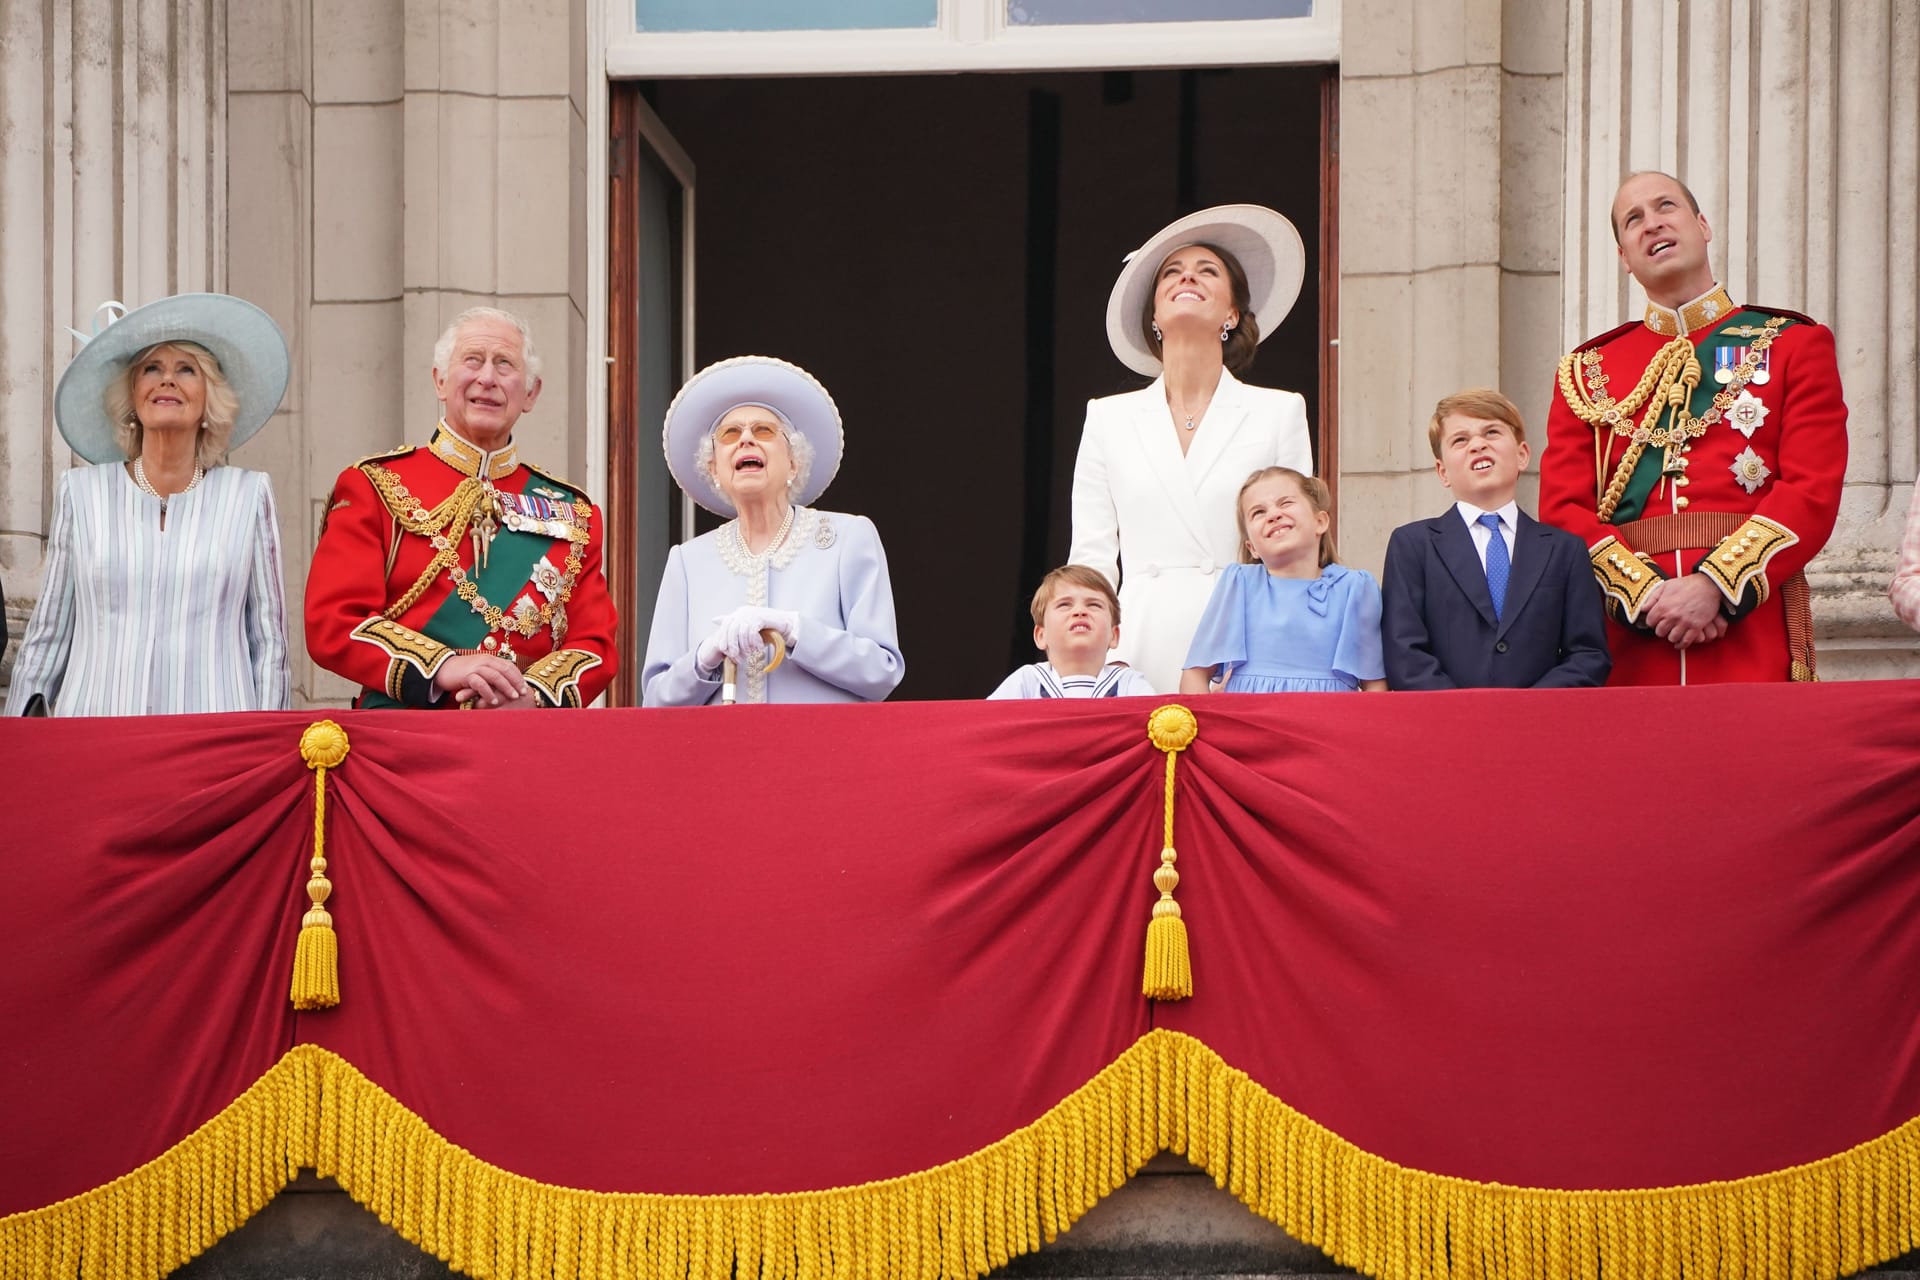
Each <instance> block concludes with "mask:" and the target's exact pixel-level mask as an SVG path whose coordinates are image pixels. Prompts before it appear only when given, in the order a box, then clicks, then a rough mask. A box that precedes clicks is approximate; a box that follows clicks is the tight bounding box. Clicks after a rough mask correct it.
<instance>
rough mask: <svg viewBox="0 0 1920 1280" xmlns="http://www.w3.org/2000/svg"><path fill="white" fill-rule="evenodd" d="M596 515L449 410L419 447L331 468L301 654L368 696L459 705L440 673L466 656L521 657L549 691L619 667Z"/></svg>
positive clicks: (552, 698) (384, 701)
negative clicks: (469, 435)
mask: <svg viewBox="0 0 1920 1280" xmlns="http://www.w3.org/2000/svg"><path fill="white" fill-rule="evenodd" d="M603 546H604V540H603V528H602V525H601V519H600V512H599V511H598V509H596V508H595V507H594V506H593V505H592V504H591V503H589V502H588V501H587V498H586V496H585V495H584V494H583V493H582V492H581V491H580V490H579V489H577V488H575V487H574V486H572V485H569V484H567V483H565V482H564V481H561V480H557V479H555V478H554V477H552V476H549V475H547V474H545V473H544V472H541V471H537V470H535V469H534V468H532V467H529V466H527V465H525V464H524V463H521V462H520V461H519V460H518V458H517V457H516V455H515V452H514V449H513V447H512V446H511V445H509V446H508V447H507V448H505V449H503V450H499V451H497V452H494V453H485V452H483V451H482V450H480V449H479V448H477V447H476V446H474V445H472V444H470V443H468V442H467V441H466V440H463V439H462V438H460V437H459V436H457V435H455V434H454V433H453V432H452V431H451V430H449V429H448V428H447V427H446V425H445V424H444V423H443V424H442V425H441V426H440V428H439V429H438V430H437V431H435V432H434V436H433V439H432V441H431V442H430V443H429V444H427V445H426V446H424V447H422V448H417V449H401V450H398V451H396V452H394V453H389V454H380V455H376V456H374V457H371V458H364V459H362V460H361V461H360V462H358V463H355V464H354V465H353V466H351V467H349V468H347V469H346V470H345V471H343V472H341V473H340V478H339V479H338V480H336V481H335V482H334V487H333V495H332V497H331V498H330V499H329V500H328V503H327V515H326V520H325V522H324V523H323V524H322V526H321V530H320V543H319V546H318V547H317V548H315V550H314V555H313V568H312V570H311V572H310V573H309V575H308V578H307V604H306V616H307V651H308V652H309V653H311V654H312V655H313V657H314V660H315V661H317V662H318V663H319V664H320V665H321V666H323V667H325V668H326V669H327V670H329V671H333V672H336V673H338V674H340V675H342V676H345V677H346V678H347V679H349V680H351V681H353V682H354V683H355V684H358V685H360V686H362V692H361V695H360V697H359V698H358V699H357V701H356V703H355V705H356V706H361V707H440V708H447V707H452V706H454V705H455V703H454V700H453V699H452V698H448V697H444V696H436V693H435V690H434V688H433V676H434V673H435V672H437V671H438V670H439V669H440V666H441V664H443V663H444V662H446V660H447V659H448V658H451V657H453V656H454V655H455V654H460V653H475V652H484V653H495V654H498V655H500V656H501V657H504V658H506V659H508V660H509V661H511V662H512V663H514V665H515V666H517V667H519V668H520V669H521V671H522V672H523V673H525V675H526V679H527V683H528V684H529V685H531V686H532V687H533V688H534V689H536V690H537V691H538V692H539V694H540V696H541V700H542V702H543V704H546V705H552V706H570V707H577V706H584V705H585V704H586V703H589V702H591V701H593V700H594V699H595V698H596V697H598V696H599V695H600V693H601V691H602V690H604V689H605V688H606V687H607V684H608V682H609V681H611V680H612V679H613V675H614V667H615V656H614V610H613V601H612V599H611V597H610V596H609V594H608V592H607V584H606V578H605V575H604V573H603V571H602V568H601V553H602V549H603Z"/></svg>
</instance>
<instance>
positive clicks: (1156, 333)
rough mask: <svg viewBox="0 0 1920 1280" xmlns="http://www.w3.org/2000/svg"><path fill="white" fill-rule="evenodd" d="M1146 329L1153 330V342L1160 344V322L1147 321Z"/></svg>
mask: <svg viewBox="0 0 1920 1280" xmlns="http://www.w3.org/2000/svg"><path fill="white" fill-rule="evenodd" d="M1147 327H1148V328H1150V329H1152V330H1153V340H1154V341H1155V342H1160V341H1162V340H1163V338H1162V335H1161V333H1160V322H1159V321H1158V320H1151V321H1148V325H1147Z"/></svg>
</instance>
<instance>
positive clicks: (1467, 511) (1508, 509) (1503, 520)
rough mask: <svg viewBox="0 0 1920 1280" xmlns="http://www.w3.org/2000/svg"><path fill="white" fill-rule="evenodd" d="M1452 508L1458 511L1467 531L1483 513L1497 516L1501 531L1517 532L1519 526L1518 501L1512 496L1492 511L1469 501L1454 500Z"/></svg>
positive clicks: (1478, 520)
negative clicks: (1465, 523)
mask: <svg viewBox="0 0 1920 1280" xmlns="http://www.w3.org/2000/svg"><path fill="white" fill-rule="evenodd" d="M1453 509H1454V510H1455V511H1458V512H1459V513H1460V518H1461V519H1462V520H1465V521H1466V522H1467V532H1469V533H1471V532H1473V529H1474V526H1475V525H1478V524H1479V523H1480V517H1481V516H1484V515H1495V516H1499V517H1500V528H1501V530H1502V531H1507V530H1512V531H1516V532H1517V531H1518V530H1519V528H1520V503H1519V502H1518V501H1517V500H1515V499H1512V498H1509V499H1508V500H1507V501H1506V502H1505V503H1504V504H1503V505H1501V506H1498V507H1495V508H1494V509H1493V510H1492V511H1488V510H1486V509H1485V508H1484V507H1476V506H1474V505H1473V504H1472V503H1471V502H1464V501H1462V502H1455V503H1454V504H1453Z"/></svg>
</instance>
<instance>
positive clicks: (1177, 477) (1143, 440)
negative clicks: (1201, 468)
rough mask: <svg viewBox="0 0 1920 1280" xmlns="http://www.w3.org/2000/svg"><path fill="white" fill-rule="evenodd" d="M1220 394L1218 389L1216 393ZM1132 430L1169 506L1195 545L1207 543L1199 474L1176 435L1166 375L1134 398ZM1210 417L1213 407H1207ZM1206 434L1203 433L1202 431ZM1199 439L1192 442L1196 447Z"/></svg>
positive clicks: (1190, 456)
mask: <svg viewBox="0 0 1920 1280" xmlns="http://www.w3.org/2000/svg"><path fill="white" fill-rule="evenodd" d="M1218 394H1219V393H1218V392H1216V393H1215V395H1216V396H1217V395H1218ZM1132 399H1133V403H1132V406H1131V407H1132V410H1133V430H1134V435H1135V436H1136V437H1137V438H1138V441H1139V445H1140V457H1141V458H1142V459H1143V460H1144V461H1145V462H1146V464H1147V466H1148V467H1149V468H1150V469H1151V470H1152V471H1153V474H1154V478H1155V479H1157V480H1158V481H1159V482H1160V487H1161V489H1162V490H1164V491H1165V493H1166V495H1167V509H1168V510H1169V511H1172V512H1173V513H1174V514H1175V515H1177V516H1178V517H1179V518H1180V522H1181V523H1182V524H1184V525H1185V526H1186V527H1187V530H1188V532H1189V533H1190V534H1192V536H1193V540H1194V545H1196V546H1201V547H1204V546H1206V545H1207V522H1206V521H1205V520H1203V519H1202V518H1201V516H1200V499H1199V496H1198V494H1197V493H1196V488H1197V483H1198V482H1197V480H1196V479H1195V477H1196V475H1197V474H1198V473H1197V472H1195V471H1194V470H1193V469H1192V464H1193V451H1192V449H1189V450H1188V452H1187V454H1186V456H1185V457H1182V456H1181V454H1180V446H1179V444H1178V443H1176V442H1175V440H1174V437H1173V419H1172V417H1171V416H1169V414H1168V413H1167V382H1166V378H1165V377H1164V376H1162V377H1158V378H1155V379H1154V380H1153V384H1152V385H1151V386H1149V387H1147V389H1146V390H1144V391H1141V392H1139V393H1137V394H1136V395H1135V396H1134V397H1133V398H1132ZM1207 414H1208V417H1209V418H1211V417H1212V414H1213V410H1212V408H1211V407H1209V408H1208V410H1207ZM1202 434H1204V432H1203V433H1202ZM1199 447H1200V442H1199V441H1198V440H1195V441H1194V442H1193V449H1197V448H1199Z"/></svg>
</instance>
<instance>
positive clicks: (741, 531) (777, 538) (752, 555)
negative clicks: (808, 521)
mask: <svg viewBox="0 0 1920 1280" xmlns="http://www.w3.org/2000/svg"><path fill="white" fill-rule="evenodd" d="M792 531H793V504H791V503H789V504H787V518H786V519H784V520H782V521H781V522H780V528H779V529H778V530H776V531H775V532H774V535H773V541H772V542H769V543H768V544H767V545H766V548H765V549H764V550H762V551H758V552H755V551H749V550H748V549H747V528H746V526H745V525H744V524H741V523H740V522H739V520H737V519H736V520H735V521H734V531H733V536H734V537H736V538H738V539H740V550H741V552H742V553H743V554H744V555H745V556H746V557H747V559H748V560H749V561H754V560H764V559H766V558H767V557H768V556H771V555H772V554H773V553H774V552H776V551H778V550H779V549H780V544H781V543H783V542H785V541H786V540H787V535H788V534H789V533H791V532H792Z"/></svg>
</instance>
